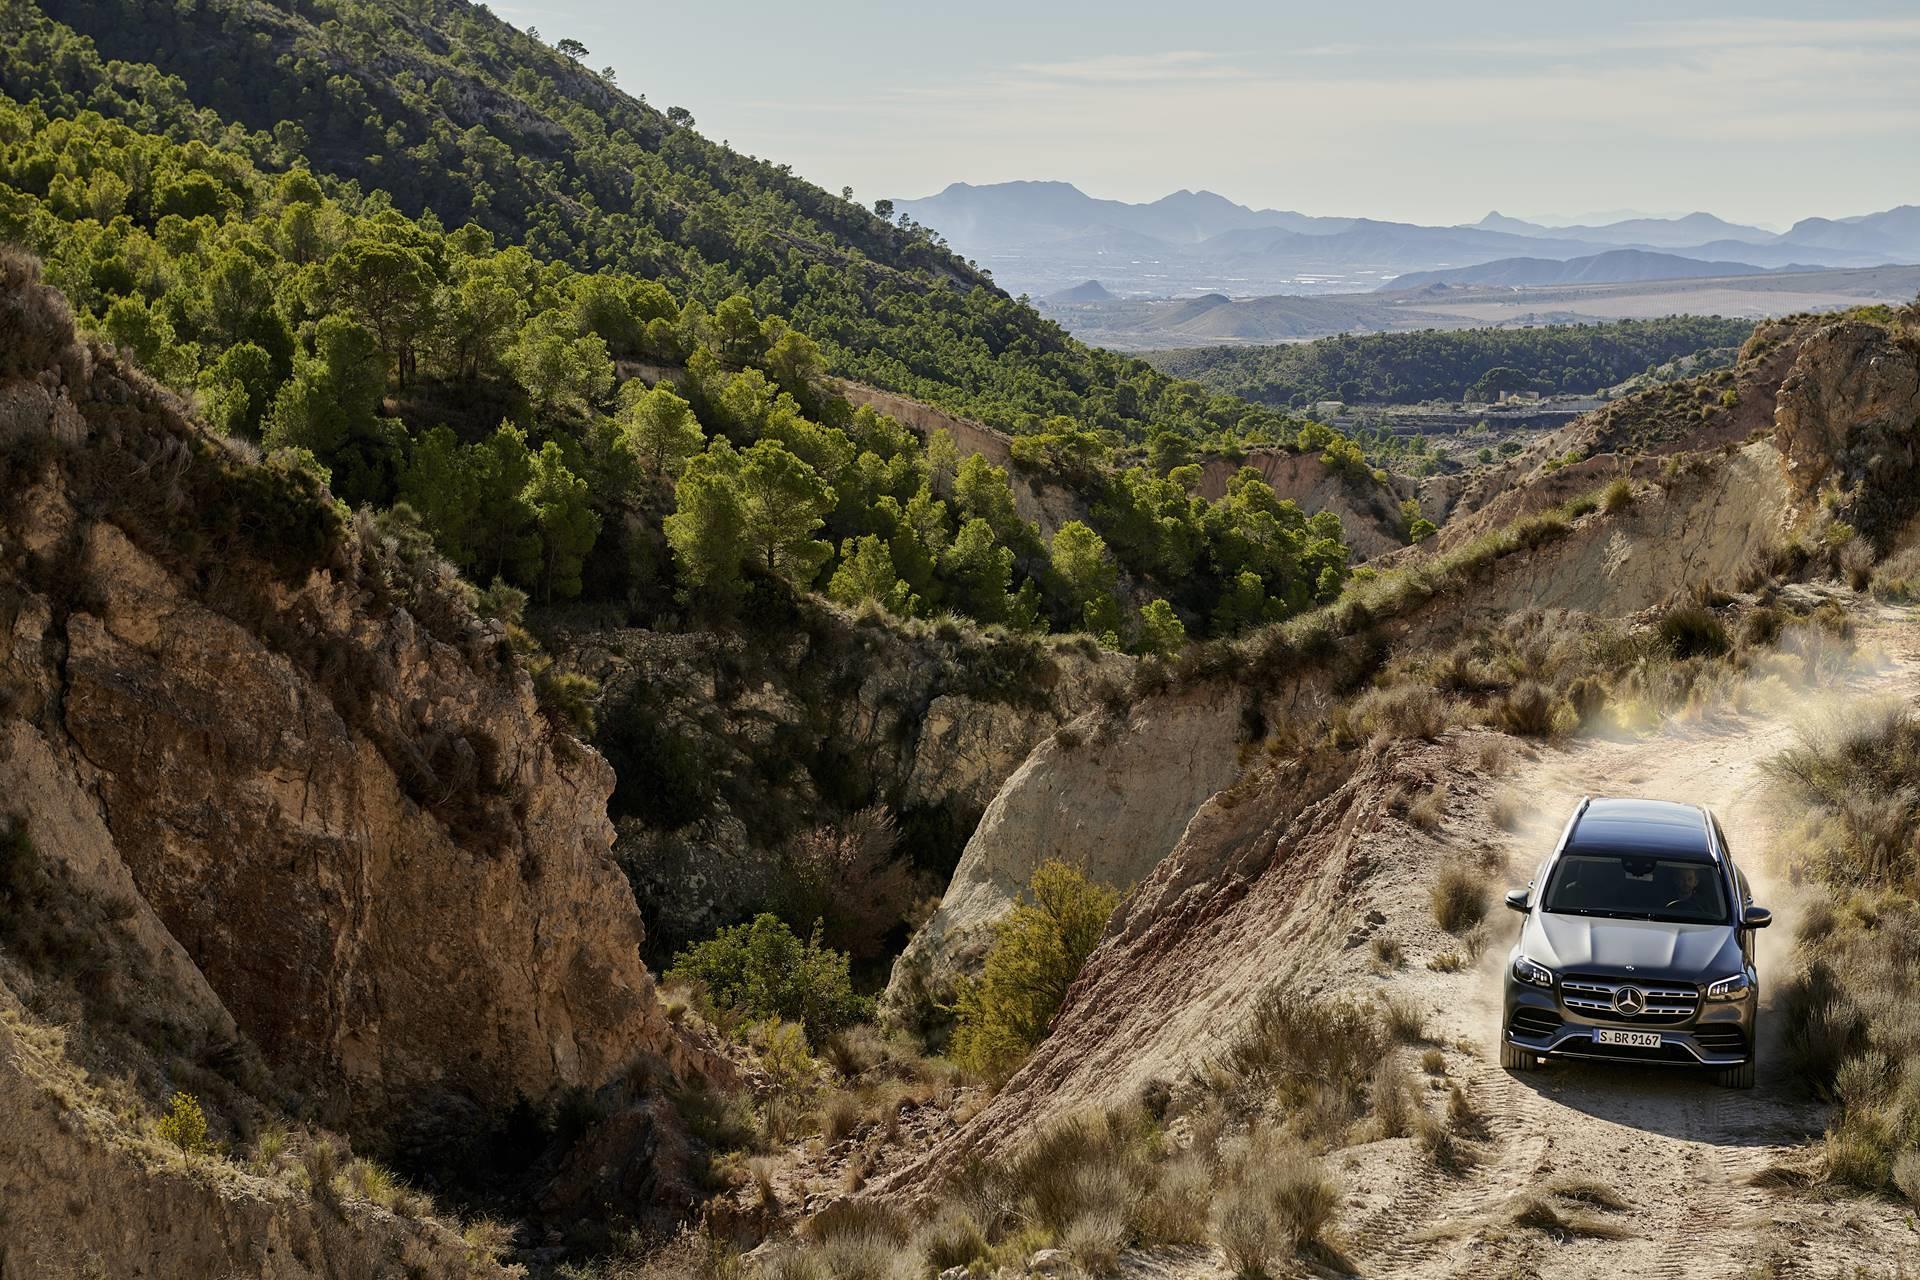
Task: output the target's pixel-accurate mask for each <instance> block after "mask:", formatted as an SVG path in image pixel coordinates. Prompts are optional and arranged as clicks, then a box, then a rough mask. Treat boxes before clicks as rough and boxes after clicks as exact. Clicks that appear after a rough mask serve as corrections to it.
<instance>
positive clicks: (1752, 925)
mask: <svg viewBox="0 0 1920 1280" xmlns="http://www.w3.org/2000/svg"><path fill="white" fill-rule="evenodd" d="M1740 923H1741V924H1742V925H1744V926H1746V927H1747V928H1749V929H1764V928H1766V927H1767V926H1768V925H1770V924H1772V923H1773V912H1771V911H1769V910H1767V909H1766V908H1765V907H1748V908H1747V913H1746V914H1745V915H1744V916H1742V917H1741V918H1740Z"/></svg>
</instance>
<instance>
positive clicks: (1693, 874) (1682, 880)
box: [1667, 867, 1708, 915]
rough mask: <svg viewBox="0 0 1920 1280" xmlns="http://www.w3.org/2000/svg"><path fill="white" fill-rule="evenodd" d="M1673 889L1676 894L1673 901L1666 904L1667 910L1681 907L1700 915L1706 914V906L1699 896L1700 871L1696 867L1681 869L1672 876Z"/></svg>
mask: <svg viewBox="0 0 1920 1280" xmlns="http://www.w3.org/2000/svg"><path fill="white" fill-rule="evenodd" d="M1673 887H1674V888H1675V889H1676V890H1677V891H1678V892H1677V894H1676V895H1675V897H1674V899H1673V900H1672V901H1671V902H1669V903H1667V906H1668V908H1669V909H1671V908H1674V907H1682V908H1685V909H1687V910H1691V911H1697V912H1699V913H1700V914H1702V915H1705V914H1706V913H1707V911H1708V904H1707V903H1706V902H1705V901H1703V900H1702V899H1701V896H1700V871H1699V869H1698V868H1697V867H1681V868H1680V870H1679V872H1678V873H1677V874H1676V875H1675V876H1674V886H1673Z"/></svg>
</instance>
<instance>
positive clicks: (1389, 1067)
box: [1369, 1057, 1420, 1138]
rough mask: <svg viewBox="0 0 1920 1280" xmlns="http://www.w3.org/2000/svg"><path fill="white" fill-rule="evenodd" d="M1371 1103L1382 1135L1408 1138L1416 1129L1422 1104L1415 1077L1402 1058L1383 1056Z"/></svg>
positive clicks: (1374, 1076) (1378, 1068)
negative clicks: (1401, 1061) (1415, 1086)
mask: <svg viewBox="0 0 1920 1280" xmlns="http://www.w3.org/2000/svg"><path fill="white" fill-rule="evenodd" d="M1369 1107H1370V1109H1371V1110H1372V1112H1373V1123H1374V1127H1375V1131H1376V1132H1377V1133H1378V1134H1379V1136H1380V1137H1382V1138H1404V1137H1406V1136H1407V1135H1408V1134H1409V1133H1411V1132H1413V1120H1414V1116H1415V1115H1416V1114H1418V1112H1419V1110H1420V1104H1419V1103H1418V1102H1417V1101H1416V1100H1415V1094H1414V1088H1413V1079H1412V1077H1410V1076H1409V1075H1408V1074H1407V1069H1406V1068H1405V1067H1403V1066H1401V1065H1400V1062H1399V1059H1397V1058H1391V1057H1390V1058H1386V1059H1383V1060H1382V1061H1381V1063H1380V1065H1379V1066H1378V1067H1376V1068H1375V1069H1374V1072H1373V1094H1372V1097H1371V1098H1370V1099H1369Z"/></svg>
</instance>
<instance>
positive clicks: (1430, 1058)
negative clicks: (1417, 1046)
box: [1420, 1049, 1447, 1076]
mask: <svg viewBox="0 0 1920 1280" xmlns="http://www.w3.org/2000/svg"><path fill="white" fill-rule="evenodd" d="M1420 1069H1421V1070H1422V1071H1424V1072H1426V1073H1427V1074H1428V1075H1430V1076H1444V1075H1445V1074H1447V1055H1446V1054H1445V1053H1443V1052H1441V1051H1440V1050H1438V1049H1429V1050H1427V1051H1426V1052H1425V1053H1423V1054H1421V1055H1420Z"/></svg>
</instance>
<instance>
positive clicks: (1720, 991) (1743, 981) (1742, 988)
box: [1707, 973, 1753, 1000]
mask: <svg viewBox="0 0 1920 1280" xmlns="http://www.w3.org/2000/svg"><path fill="white" fill-rule="evenodd" d="M1752 988H1753V983H1752V982H1750V981H1748V979H1747V975H1746V974H1744V973H1736V974H1734V975H1733V976H1732V977H1731V978H1722V979H1720V981H1718V982H1711V983H1708V984H1707V999H1709V1000H1738V999H1739V998H1740V997H1742V996H1744V995H1746V994H1747V992H1748V991H1750V990H1751V989H1752Z"/></svg>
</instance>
